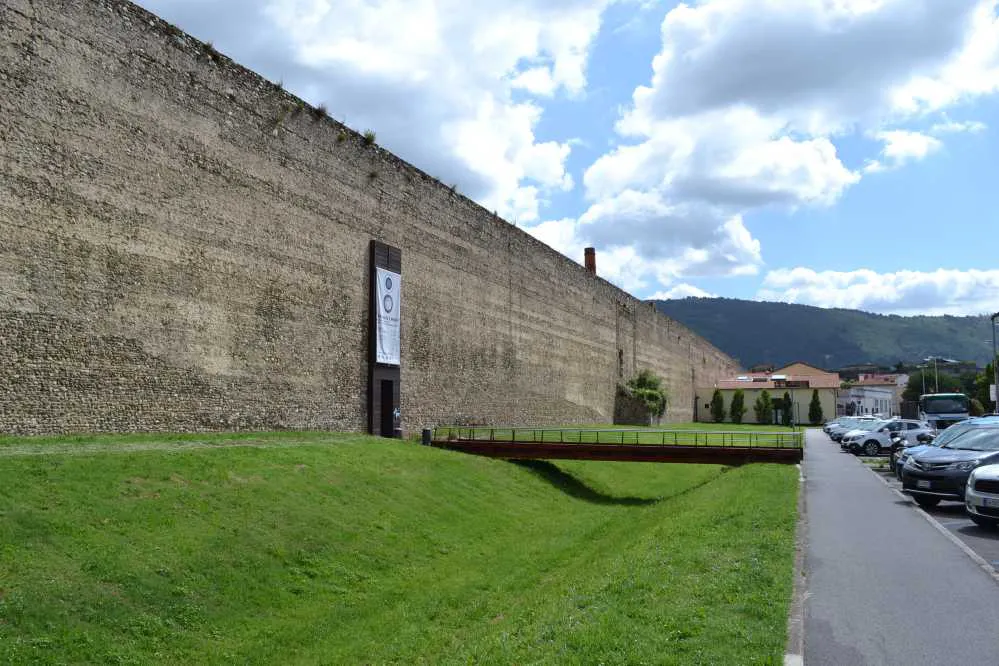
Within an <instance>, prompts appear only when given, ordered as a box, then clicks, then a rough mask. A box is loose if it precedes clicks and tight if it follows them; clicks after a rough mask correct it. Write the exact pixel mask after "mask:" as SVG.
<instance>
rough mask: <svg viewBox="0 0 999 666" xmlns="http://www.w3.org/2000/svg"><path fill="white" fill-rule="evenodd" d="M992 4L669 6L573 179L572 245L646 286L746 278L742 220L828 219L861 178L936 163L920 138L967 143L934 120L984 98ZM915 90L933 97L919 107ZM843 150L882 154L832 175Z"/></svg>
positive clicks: (862, 0) (724, 2)
mask: <svg viewBox="0 0 999 666" xmlns="http://www.w3.org/2000/svg"><path fill="white" fill-rule="evenodd" d="M995 4H996V3H995V2H994V0H987V1H986V0H948V1H947V2H942V1H940V0H836V1H832V0H830V1H826V2H816V1H814V0H702V1H701V2H698V3H696V4H695V3H690V4H680V5H679V6H678V7H676V8H675V9H673V10H671V11H669V12H668V13H667V14H666V16H665V19H664V20H663V23H662V50H661V51H660V52H659V54H658V55H657V56H656V57H655V59H654V60H653V63H652V70H653V73H652V78H651V80H650V82H649V83H648V84H647V85H644V86H639V87H638V88H636V90H635V91H634V94H633V98H632V102H631V104H630V105H629V106H628V107H626V108H625V109H624V111H623V113H622V114H621V117H620V119H619V121H618V123H617V127H616V129H617V131H618V133H619V134H620V136H621V137H622V138H624V139H625V140H627V143H625V144H624V145H619V146H616V147H614V148H613V149H611V150H610V151H609V152H608V153H607V154H605V155H603V156H602V157H600V158H599V159H597V160H596V161H595V162H594V163H593V164H592V165H591V167H590V168H589V169H587V171H586V173H585V174H584V184H585V186H586V196H587V197H588V199H589V200H590V204H589V206H590V207H589V209H588V210H587V211H586V212H585V213H584V214H583V215H582V216H581V217H580V225H579V229H578V233H579V234H580V235H581V236H582V237H584V238H585V239H586V240H587V241H591V242H594V243H596V244H598V245H603V246H609V247H620V246H633V247H635V248H636V251H637V253H638V255H639V256H640V257H642V258H643V259H646V260H648V261H647V267H648V270H649V272H650V276H652V277H654V278H657V279H658V277H659V276H661V275H664V276H665V277H670V278H683V277H684V276H689V275H740V274H749V273H753V272H755V271H757V270H758V269H759V267H760V266H761V265H762V263H763V257H762V253H761V249H760V246H759V242H758V241H757V240H756V239H755V238H753V236H752V234H751V233H750V231H749V229H748V228H747V226H746V224H745V220H746V219H747V217H748V216H749V215H751V214H752V213H754V212H755V211H759V210H762V209H765V208H775V207H777V208H780V209H784V210H787V211H794V210H796V209H798V208H800V207H802V206H830V205H833V204H835V202H837V201H838V200H839V199H840V198H841V197H842V196H843V194H844V192H846V191H847V190H848V189H849V188H850V187H851V186H852V185H854V184H856V183H857V182H859V180H860V179H861V177H862V176H863V174H865V173H868V174H869V173H873V172H876V171H880V170H884V169H887V168H898V167H900V166H903V165H904V164H907V163H910V162H913V161H915V160H919V159H925V158H927V157H929V156H931V155H932V154H933V153H935V152H937V151H939V150H940V149H941V147H942V146H943V143H942V141H941V140H940V139H939V138H938V137H937V136H934V135H940V134H945V133H953V132H957V131H980V129H981V128H980V127H979V126H978V125H977V124H974V123H964V124H958V123H952V122H950V121H949V120H945V121H944V122H940V116H941V115H943V111H944V110H945V109H946V108H947V107H948V106H950V105H952V104H954V103H956V102H957V101H959V100H961V99H964V98H966V97H967V96H969V95H977V94H985V93H987V92H991V91H992V90H993V89H995V87H994V86H991V84H989V83H988V82H989V81H990V80H991V79H990V77H991V71H992V69H993V68H995V67H996V66H999V59H996V58H995V57H994V56H995V51H996V50H995V49H992V48H990V47H991V45H992V42H990V41H989V39H990V38H991V37H993V36H995V37H999V33H997V32H995V26H996V25H997V24H996V23H995V21H994V13H995ZM990 17H991V18H992V19H993V20H991V21H990V20H989V18H990ZM993 41H995V42H997V43H999V40H993ZM958 63H963V64H964V65H965V66H968V67H971V68H972V70H973V72H974V74H968V72H967V71H964V70H962V69H961V68H960V67H958V66H957V64H958ZM926 82H933V83H934V85H937V86H943V88H945V89H946V91H947V94H946V95H945V94H943V93H942V92H941V93H940V94H938V95H936V97H934V98H933V99H934V101H933V103H930V102H929V101H927V99H929V96H930V95H929V93H928V92H927V91H929V90H931V88H932V86H929V84H927V83H926ZM916 83H919V85H916ZM914 100H915V101H914ZM930 113H933V114H935V115H936V120H937V121H938V122H937V125H936V126H935V127H934V128H932V129H931V128H930V127H927V125H929V124H930V123H929V122H928V121H930V120H933V119H931V118H929V116H928V115H927V114H930ZM944 118H945V116H944ZM903 125H904V126H905V128H903ZM846 135H869V136H873V137H876V138H877V139H878V140H879V141H880V142H882V143H883V150H882V151H881V154H880V155H877V156H873V155H872V156H869V157H868V159H867V160H866V165H865V166H862V167H859V168H851V167H848V166H847V165H845V164H844V163H843V161H842V160H841V158H840V155H839V153H838V151H837V149H836V142H837V141H838V140H840V139H841V138H842V137H844V136H846ZM862 161H863V160H862ZM663 266H666V267H667V270H665V272H664V271H663V269H662V267H663Z"/></svg>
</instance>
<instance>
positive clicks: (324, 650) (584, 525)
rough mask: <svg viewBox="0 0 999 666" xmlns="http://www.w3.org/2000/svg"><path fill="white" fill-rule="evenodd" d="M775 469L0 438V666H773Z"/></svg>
mask: <svg viewBox="0 0 999 666" xmlns="http://www.w3.org/2000/svg"><path fill="white" fill-rule="evenodd" d="M796 493H797V470H796V469H795V468H794V467H792V466H777V465H750V466H745V467H740V468H731V469H729V468H723V467H719V466H713V465H662V464H660V465H656V464H640V463H603V462H577V461H565V462H559V463H558V464H557V465H556V464H551V463H544V462H532V463H524V464H514V463H508V462H503V461H499V460H492V459H487V458H477V457H472V456H466V455H462V454H458V453H452V452H448V451H442V450H438V449H432V448H425V447H420V446H417V445H414V444H412V443H407V442H399V441H390V440H379V439H374V438H368V437H363V436H357V435H334V434H321V433H282V434H273V435H270V434H259V433H258V434H251V435H239V436H233V435H217V436H212V435H196V436H182V437H164V436H135V435H133V436H118V437H112V438H101V437H82V438H73V439H72V440H69V439H65V438H6V439H3V440H0V662H2V663H67V662H72V663H94V662H100V663H105V662H112V663H126V664H149V663H163V664H168V663H169V664H174V663H199V664H200V663H218V664H223V663H224V664H229V663H235V662H239V663H263V664H272V663H281V664H295V663H302V664H311V663H332V664H339V663H405V664H411V663H428V664H430V663H469V662H476V663H503V664H507V663H526V662H531V663H558V664H562V663H580V664H582V663H586V664H590V663H657V664H663V663H665V664H751V663H769V664H779V663H781V662H782V655H783V650H784V643H785V622H786V617H787V609H788V603H789V598H790V594H791V575H792V560H793V550H794V529H795V518H796V516H795V499H796Z"/></svg>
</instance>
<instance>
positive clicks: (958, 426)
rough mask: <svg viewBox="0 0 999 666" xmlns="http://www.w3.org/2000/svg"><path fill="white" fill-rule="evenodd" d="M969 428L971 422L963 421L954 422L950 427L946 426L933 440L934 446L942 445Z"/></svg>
mask: <svg viewBox="0 0 999 666" xmlns="http://www.w3.org/2000/svg"><path fill="white" fill-rule="evenodd" d="M970 429H971V422H970V421H969V422H965V423H955V424H954V425H952V426H951V427H949V428H947V429H946V430H944V431H943V432H941V433H940V434H939V435H938V436H937V438H936V439H935V440H934V441H933V444H934V446H944V445H945V444H947V443H948V442H951V441H953V440H955V439H957V438H958V437H960V436H961V435H963V434H964V433H966V432H968V430H970Z"/></svg>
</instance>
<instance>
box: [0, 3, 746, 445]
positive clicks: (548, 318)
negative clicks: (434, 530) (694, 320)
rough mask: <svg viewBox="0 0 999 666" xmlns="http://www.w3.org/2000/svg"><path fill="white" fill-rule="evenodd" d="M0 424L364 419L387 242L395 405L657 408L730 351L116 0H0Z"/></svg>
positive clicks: (728, 365) (428, 412) (412, 417)
mask: <svg viewBox="0 0 999 666" xmlns="http://www.w3.org/2000/svg"><path fill="white" fill-rule="evenodd" d="M0 111H2V112H0V431H2V432H7V433H24V434H30V433H58V432H128V431H214V430H250V429H285V428H287V429H323V430H355V431H356V430H364V429H365V428H366V427H367V414H366V397H365V396H366V390H367V387H366V382H367V348H368V347H367V344H368V343H367V316H368V314H367V303H368V299H367V293H368V291H367V290H368V284H367V261H368V246H369V242H370V241H371V240H372V239H376V240H380V241H383V242H385V243H388V244H390V245H393V246H396V247H398V248H400V249H401V250H402V256H403V291H402V299H403V301H402V302H403V339H402V354H403V366H402V382H403V383H402V405H401V407H402V415H403V419H402V420H403V427H404V428H405V429H406V430H407V431H410V432H412V431H415V430H418V429H419V428H421V427H425V426H430V425H435V424H454V423H502V424H517V425H520V424H563V423H594V422H609V421H610V420H611V419H612V418H613V413H614V398H615V388H616V386H617V384H618V382H620V381H622V380H626V379H628V378H630V377H631V376H633V374H634V373H635V372H636V371H637V370H639V369H641V368H646V367H647V368H651V369H652V370H654V371H655V372H657V373H659V374H660V375H662V376H663V377H664V378H665V381H666V383H667V385H668V387H669V391H670V398H671V400H670V407H669V412H668V415H667V418H668V419H669V420H673V421H681V420H690V419H691V418H692V417H693V409H694V394H693V387H694V386H696V385H701V386H704V385H710V384H711V383H712V382H713V381H714V380H715V379H716V378H718V377H720V376H722V375H730V374H732V373H733V372H735V371H736V370H737V366H736V364H735V362H734V361H733V360H732V359H731V358H729V357H728V356H726V355H725V354H723V353H721V352H720V351H719V350H717V349H715V348H714V347H712V346H711V345H710V344H708V343H707V342H705V341H704V340H702V339H701V338H699V337H697V336H696V335H694V334H693V333H692V332H691V331H689V330H687V329H685V328H684V327H683V326H681V325H679V324H678V323H676V322H674V321H672V320H670V319H668V318H667V317H665V316H662V315H660V314H658V313H656V312H655V311H654V310H653V307H652V306H651V305H650V304H647V303H643V302H641V301H639V300H637V299H635V298H633V297H631V296H629V295H628V294H626V293H625V292H623V291H621V290H619V289H617V288H616V287H614V286H612V285H611V284H609V283H608V282H606V281H604V280H602V279H600V278H599V277H595V276H592V275H590V274H588V273H587V272H586V271H585V270H584V269H583V268H582V267H581V266H580V265H578V264H577V263H575V262H573V261H570V260H568V259H566V258H564V257H562V256H561V255H559V254H558V253H556V252H555V251H553V250H551V249H550V248H548V247H546V246H545V245H543V244H542V243H540V242H539V241H537V240H535V239H533V238H532V237H531V236H529V235H528V234H526V233H524V232H522V231H521V230H519V229H517V228H516V227H514V226H512V225H510V224H508V223H507V222H505V221H503V220H501V219H499V218H497V217H495V216H493V215H492V214H490V213H489V212H488V211H486V210H484V209H482V208H481V207H480V206H478V205H476V204H475V203H473V202H471V201H469V200H468V199H466V198H464V197H462V196H460V195H458V194H456V193H455V192H453V191H452V190H450V189H449V188H447V187H444V186H442V185H441V184H440V183H439V182H437V181H436V180H434V179H432V178H430V177H429V176H427V175H426V174H424V173H423V172H421V171H420V170H418V169H416V168H415V167H413V166H411V165H409V164H406V163H405V162H403V161H401V160H400V159H398V158H396V157H395V156H393V155H392V154H390V153H388V152H386V151H385V150H383V149H381V148H379V147H378V146H377V145H369V143H368V142H366V141H365V140H364V139H363V137H361V136H360V135H358V134H357V133H355V132H353V131H351V130H349V129H347V128H345V127H344V126H342V125H340V124H338V123H336V122H334V121H332V120H330V119H329V118H327V117H325V115H324V114H322V113H320V112H318V111H317V110H315V109H312V108H311V107H309V106H308V105H305V104H303V103H302V102H301V101H300V100H298V99H297V98H296V97H294V96H292V95H290V94H288V93H286V92H285V91H283V90H282V89H281V88H280V87H279V86H278V85H276V84H274V83H271V82H269V81H266V80H264V79H263V78H261V77H259V76H257V75H256V74H254V73H252V72H250V71H248V70H246V69H244V68H242V67H240V66H239V65H237V64H235V63H234V62H232V61H231V60H229V59H228V58H227V57H225V56H224V55H221V54H219V53H217V52H215V51H214V50H213V49H212V48H211V47H210V46H208V45H205V44H203V43H201V42H199V41H197V40H195V39H194V38H192V37H189V36H187V35H185V34H184V33H182V32H180V31H179V30H177V29H176V28H174V27H173V26H170V25H169V24H167V23H165V22H163V21H161V20H159V19H157V18H156V17H154V16H153V15H151V14H149V13H147V12H146V11H144V10H142V9H140V8H138V7H136V6H134V5H132V4H130V3H128V2H124V1H122V0H4V2H3V3H0Z"/></svg>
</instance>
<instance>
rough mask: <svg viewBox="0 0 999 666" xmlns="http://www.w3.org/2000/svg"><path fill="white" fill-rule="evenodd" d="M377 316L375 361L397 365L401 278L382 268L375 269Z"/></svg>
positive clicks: (398, 355)
mask: <svg viewBox="0 0 999 666" xmlns="http://www.w3.org/2000/svg"><path fill="white" fill-rule="evenodd" d="M375 279H376V280H377V285H376V286H375V294H376V295H377V301H376V307H377V308H378V316H377V318H376V320H375V354H376V356H375V360H376V361H377V362H378V363H384V364H385V365H399V357H400V353H399V348H400V346H399V329H400V323H401V319H402V318H401V317H400V315H399V312H400V309H399V306H400V298H399V297H400V292H401V289H400V287H401V282H402V278H401V276H400V275H399V274H398V273H393V272H392V271H387V270H385V269H384V268H376V269H375Z"/></svg>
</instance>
